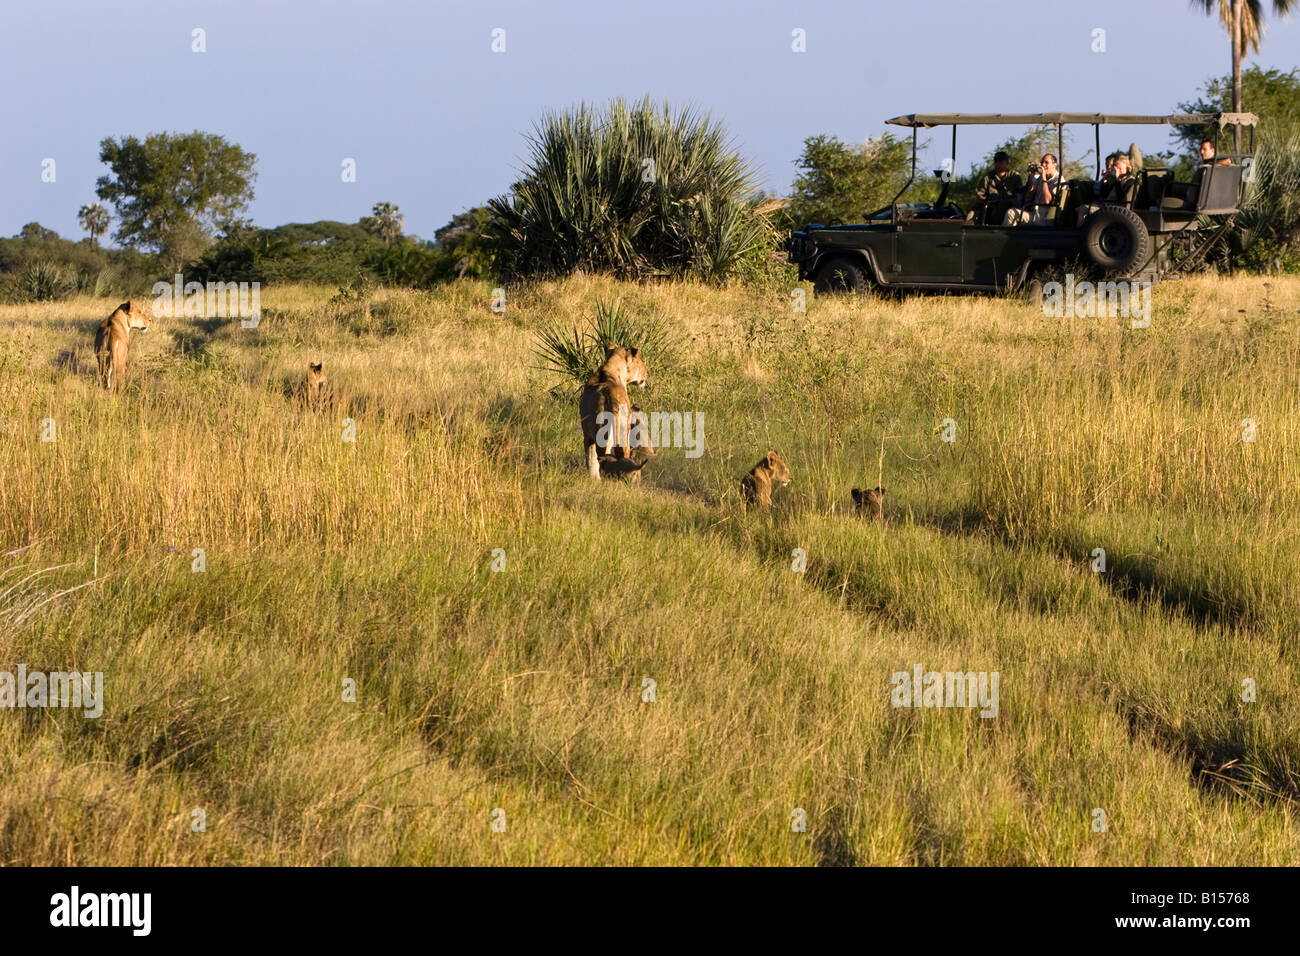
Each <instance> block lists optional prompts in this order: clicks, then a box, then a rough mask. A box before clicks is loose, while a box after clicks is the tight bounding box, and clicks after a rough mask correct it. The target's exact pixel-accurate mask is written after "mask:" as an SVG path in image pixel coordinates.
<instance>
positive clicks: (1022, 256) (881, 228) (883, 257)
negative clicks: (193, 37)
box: [788, 113, 1258, 293]
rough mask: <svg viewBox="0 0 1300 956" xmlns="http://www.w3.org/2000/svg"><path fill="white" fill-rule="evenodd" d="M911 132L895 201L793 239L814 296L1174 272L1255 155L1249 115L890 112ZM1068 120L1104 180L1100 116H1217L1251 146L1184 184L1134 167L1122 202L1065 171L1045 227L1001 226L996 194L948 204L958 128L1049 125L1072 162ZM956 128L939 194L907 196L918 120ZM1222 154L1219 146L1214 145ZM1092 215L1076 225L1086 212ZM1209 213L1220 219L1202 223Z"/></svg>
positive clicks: (795, 257) (1218, 228) (1211, 120)
mask: <svg viewBox="0 0 1300 956" xmlns="http://www.w3.org/2000/svg"><path fill="white" fill-rule="evenodd" d="M887 122H888V123H890V124H892V125H894V126H906V127H910V128H911V130H912V172H911V176H910V177H909V178H908V180H907V183H906V184H905V185H904V186H903V188H902V189H901V190H899V192H898V195H896V196H895V197H894V199H893V201H892V202H891V203H890V205H888V206H886V207H885V208H883V209H880V210H877V211H876V212H874V213H869V214H867V215H866V218H865V221H864V222H862V223H856V224H851V225H849V224H832V225H821V224H815V225H809V226H806V227H804V228H803V229H801V230H799V231H797V232H795V233H794V234H793V235H792V236H791V239H790V244H789V247H788V248H789V257H790V261H791V262H794V263H796V264H797V265H798V267H799V277H800V278H801V279H806V280H811V281H812V282H813V283H814V285H815V289H816V291H817V292H818V293H833V292H862V291H866V290H867V289H868V288H870V287H871V286H872V285H876V286H879V287H882V288H883V287H888V288H899V289H933V290H939V291H951V292H960V291H971V292H975V291H984V292H1012V291H1015V290H1017V289H1022V288H1025V287H1027V286H1029V287H1038V288H1041V280H1042V277H1043V276H1044V275H1048V274H1051V272H1052V271H1053V270H1057V271H1063V270H1064V269H1066V268H1067V263H1069V266H1068V268H1071V269H1082V270H1083V271H1085V272H1088V273H1089V274H1091V275H1094V276H1097V277H1104V278H1108V279H1132V280H1146V281H1151V282H1155V281H1158V280H1160V279H1166V278H1171V277H1173V276H1175V275H1177V274H1178V273H1179V272H1181V271H1184V270H1186V269H1188V268H1189V267H1190V266H1192V265H1195V264H1197V263H1199V262H1201V261H1203V260H1204V258H1205V255H1206V253H1207V252H1208V251H1209V250H1210V248H1211V247H1212V246H1213V245H1214V243H1215V242H1216V241H1217V240H1218V239H1219V237H1221V236H1222V235H1223V233H1224V232H1226V231H1227V229H1228V228H1230V227H1231V225H1232V217H1233V216H1234V215H1235V214H1236V213H1237V212H1239V204H1240V201H1241V191H1242V178H1243V174H1244V173H1245V171H1246V170H1248V169H1249V168H1250V164H1251V163H1252V161H1253V157H1252V156H1251V153H1253V151H1254V127H1255V124H1256V123H1257V122H1258V118H1257V117H1256V116H1255V115H1254V114H1253V113H1181V114H1173V115H1169V116H1138V115H1127V114H1114V113H1015V114H1001V113H927V114H921V113H917V114H912V115H909V116H896V117H894V118H893V119H891V120H888V121H887ZM1066 124H1087V125H1090V126H1092V127H1093V132H1094V141H1095V143H1096V153H1097V179H1098V180H1100V179H1101V126H1102V125H1134V126H1137V125H1142V126H1150V125H1157V124H1170V125H1179V126H1183V125H1205V126H1207V127H1208V126H1210V125H1211V124H1213V126H1214V128H1215V130H1216V134H1215V137H1214V138H1215V140H1216V146H1217V140H1218V137H1219V135H1220V134H1221V133H1222V131H1223V128H1224V127H1225V126H1229V125H1235V126H1239V127H1249V128H1250V133H1251V135H1250V147H1249V149H1250V152H1247V153H1240V154H1221V153H1220V154H1217V157H1216V158H1217V159H1220V160H1221V159H1224V158H1227V159H1230V160H1231V161H1232V162H1231V164H1228V165H1215V164H1203V165H1201V166H1200V167H1199V168H1198V169H1197V170H1196V172H1195V174H1194V176H1193V178H1192V181H1191V182H1176V181H1175V180H1174V178H1173V176H1172V173H1171V171H1170V170H1168V169H1163V168H1144V169H1142V170H1139V171H1136V172H1135V182H1134V184H1133V187H1131V188H1130V189H1129V190H1128V194H1127V196H1126V198H1125V199H1123V200H1121V201H1117V202H1100V201H1098V199H1097V198H1096V197H1097V195H1098V193H1097V183H1096V182H1094V181H1092V180H1078V179H1075V180H1064V179H1063V180H1062V182H1064V183H1066V185H1067V186H1068V188H1067V189H1064V190H1060V189H1058V190H1057V191H1056V196H1055V201H1054V204H1053V205H1051V206H1048V207H1044V208H1043V215H1041V216H1040V217H1039V218H1040V220H1044V221H1040V223H1039V224H1037V225H1004V224H1003V222H1004V219H1003V216H1004V214H1005V208H1006V207H1005V205H999V204H998V203H996V202H989V203H987V204H986V205H985V207H984V208H983V209H982V210H981V212H980V214H979V215H975V216H972V217H969V218H968V217H967V215H966V212H965V211H964V210H962V209H961V208H959V207H958V206H957V205H956V204H955V203H952V202H949V201H948V198H947V197H948V189H949V181H950V180H951V170H953V169H955V168H956V155H957V127H958V126H1001V125H1031V126H1042V125H1052V126H1055V127H1056V138H1057V152H1056V156H1057V158H1058V162H1059V164H1060V168H1061V169H1062V170H1064V162H1065V158H1064V145H1065V144H1064V134H1063V127H1064V126H1065V125H1066ZM936 126H951V127H952V158H951V161H950V162H946V163H945V166H946V167H947V169H945V170H939V171H936V173H935V175H936V176H939V177H940V179H941V180H942V181H943V186H942V190H941V192H940V195H939V198H938V200H937V201H936V202H934V203H917V204H900V203H899V201H898V200H899V199H900V198H901V197H902V196H903V195H904V194H905V193H906V192H907V190H908V189H909V188H910V187H911V185H912V183H913V182H914V181H915V179H916V136H917V130H918V129H930V128H933V127H936ZM1216 153H1217V150H1216ZM1081 208H1084V209H1087V210H1089V211H1088V214H1087V216H1086V218H1084V219H1083V221H1082V223H1081V224H1080V222H1079V210H1080V209H1081ZM1202 217H1214V218H1213V219H1209V220H1208V221H1209V222H1212V223H1213V224H1214V225H1213V227H1212V228H1202V227H1201V225H1200V223H1201V221H1202Z"/></svg>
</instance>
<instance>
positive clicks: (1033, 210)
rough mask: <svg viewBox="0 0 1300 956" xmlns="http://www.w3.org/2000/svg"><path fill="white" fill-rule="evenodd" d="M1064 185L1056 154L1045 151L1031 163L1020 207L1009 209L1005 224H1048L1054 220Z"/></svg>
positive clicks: (1003, 221) (1004, 220)
mask: <svg viewBox="0 0 1300 956" xmlns="http://www.w3.org/2000/svg"><path fill="white" fill-rule="evenodd" d="M1063 189H1064V187H1063V186H1062V185H1061V177H1060V173H1059V170H1058V169H1057V162H1056V156H1055V155H1053V154H1052V153H1044V154H1043V158H1042V159H1041V160H1039V161H1038V162H1037V163H1030V164H1029V183H1028V184H1027V185H1026V186H1025V194H1024V197H1023V199H1022V200H1021V208H1020V209H1008V210H1007V214H1006V216H1004V217H1003V219H1002V224H1003V225H1004V226H1023V225H1025V224H1028V225H1032V226H1046V225H1050V224H1051V222H1052V216H1051V210H1052V208H1053V206H1054V205H1055V203H1056V201H1057V198H1058V196H1059V195H1060V193H1061V191H1062V190H1063Z"/></svg>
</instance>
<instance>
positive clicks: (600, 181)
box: [487, 98, 761, 282]
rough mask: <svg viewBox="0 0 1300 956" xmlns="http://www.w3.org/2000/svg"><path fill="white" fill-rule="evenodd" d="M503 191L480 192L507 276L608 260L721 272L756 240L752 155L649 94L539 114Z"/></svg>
mask: <svg viewBox="0 0 1300 956" xmlns="http://www.w3.org/2000/svg"><path fill="white" fill-rule="evenodd" d="M529 144H530V146H531V150H532V159H531V162H530V164H529V167H528V168H527V170H526V171H525V173H524V176H523V179H522V180H521V181H520V182H518V183H516V184H515V185H514V187H513V188H512V191H511V195H510V196H509V197H500V198H497V199H493V200H491V201H490V202H489V204H488V208H489V209H490V213H491V215H490V218H489V220H488V223H487V244H488V247H489V250H490V252H491V253H492V255H493V257H494V261H495V264H496V268H497V270H498V272H499V273H500V274H501V275H502V276H503V277H505V278H508V279H510V278H519V277H524V276H555V275H567V274H570V273H573V272H577V271H586V272H610V273H613V274H614V275H616V276H620V277H623V278H644V277H647V276H651V275H673V276H685V275H690V276H696V277H699V278H702V279H706V280H709V281H715V282H716V281H720V280H722V279H725V278H727V277H728V276H730V275H731V274H732V273H733V272H734V270H735V269H736V267H737V265H738V263H739V262H740V261H741V260H742V259H743V258H744V257H745V256H746V255H747V254H748V253H750V251H751V250H752V249H753V248H754V246H755V245H756V244H758V243H759V242H760V241H761V225H760V223H759V222H758V221H757V220H756V218H755V216H754V215H753V213H752V210H751V206H750V204H749V203H748V202H747V201H746V200H747V198H748V196H749V195H750V194H751V193H752V192H753V186H752V179H753V174H752V172H751V170H750V167H749V165H748V164H747V163H746V162H745V161H744V160H743V159H742V158H741V157H740V156H739V155H738V154H737V153H736V152H735V151H733V150H732V149H731V148H730V146H729V145H728V143H727V141H726V137H725V133H724V131H723V129H722V127H721V125H720V124H717V123H713V122H710V121H709V120H708V119H707V117H700V116H697V115H696V114H695V113H693V112H691V111H689V110H687V111H684V112H681V113H678V114H677V115H676V116H674V115H672V114H671V113H670V111H669V109H668V106H667V104H664V105H663V107H662V108H658V107H655V106H654V105H652V104H651V102H650V100H649V99H648V98H647V99H646V100H644V101H642V102H641V103H640V104H638V105H635V106H628V105H627V104H625V103H624V102H623V101H622V100H615V101H613V102H612V103H611V104H610V105H609V107H608V108H607V109H606V110H604V111H603V112H602V111H598V110H597V109H596V108H594V107H592V106H588V105H586V104H583V105H581V106H579V107H578V108H577V109H575V110H573V111H570V112H561V113H553V114H548V115H547V116H546V117H545V118H544V119H543V120H542V121H541V123H540V124H539V125H538V126H537V127H536V128H535V129H534V132H533V134H532V135H531V136H530V137H529Z"/></svg>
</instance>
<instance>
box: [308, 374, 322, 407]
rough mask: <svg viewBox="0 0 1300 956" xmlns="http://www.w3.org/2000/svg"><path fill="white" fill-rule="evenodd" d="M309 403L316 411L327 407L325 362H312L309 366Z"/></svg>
mask: <svg viewBox="0 0 1300 956" xmlns="http://www.w3.org/2000/svg"><path fill="white" fill-rule="evenodd" d="M307 403H308V404H309V405H310V406H311V407H312V409H313V410H316V411H319V410H320V409H321V408H323V407H324V405H325V363H324V362H312V363H310V364H309V365H308V366H307Z"/></svg>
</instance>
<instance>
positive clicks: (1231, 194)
mask: <svg viewBox="0 0 1300 956" xmlns="http://www.w3.org/2000/svg"><path fill="white" fill-rule="evenodd" d="M1243 171H1244V170H1243V169H1242V167H1240V166H1206V167H1205V169H1204V174H1203V175H1202V177H1201V189H1200V195H1199V196H1198V197H1197V199H1198V200H1199V201H1198V202H1197V204H1196V211H1197V212H1199V213H1201V214H1202V215H1209V216H1215V215H1224V214H1226V213H1232V212H1236V211H1237V197H1238V196H1239V195H1240V194H1241V176H1242V173H1243Z"/></svg>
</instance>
